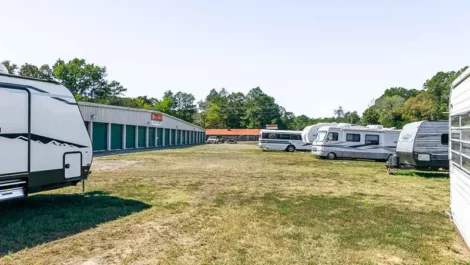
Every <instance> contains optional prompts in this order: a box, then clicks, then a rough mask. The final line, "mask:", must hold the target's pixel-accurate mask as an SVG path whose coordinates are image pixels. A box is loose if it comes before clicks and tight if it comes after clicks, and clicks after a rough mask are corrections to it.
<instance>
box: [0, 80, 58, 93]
mask: <svg viewBox="0 0 470 265" xmlns="http://www.w3.org/2000/svg"><path fill="white" fill-rule="evenodd" d="M0 86H1V87H6V88H12V89H23V90H24V89H25V88H27V89H31V90H34V91H37V92H40V93H44V94H49V92H47V91H44V90H42V89H39V88H37V87H33V86H27V85H18V84H11V83H3V82H0Z"/></svg>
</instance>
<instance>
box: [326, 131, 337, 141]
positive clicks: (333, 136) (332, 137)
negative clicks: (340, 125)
mask: <svg viewBox="0 0 470 265" xmlns="http://www.w3.org/2000/svg"><path fill="white" fill-rule="evenodd" d="M326 140H328V141H338V133H337V132H330V133H329V134H328V137H327V138H326Z"/></svg>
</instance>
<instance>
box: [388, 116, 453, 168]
mask: <svg viewBox="0 0 470 265" xmlns="http://www.w3.org/2000/svg"><path fill="white" fill-rule="evenodd" d="M448 148H449V122H448V121H418V122H413V123H408V124H406V125H405V126H404V127H403V130H402V131H401V133H400V136H399V137H398V144H397V157H398V160H396V162H395V163H396V164H397V165H392V164H391V163H390V162H389V164H390V166H395V167H400V165H402V166H405V167H406V166H410V167H414V168H416V169H420V170H427V169H430V170H437V169H439V168H449V151H448Z"/></svg>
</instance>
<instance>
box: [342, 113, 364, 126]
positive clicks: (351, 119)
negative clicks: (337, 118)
mask: <svg viewBox="0 0 470 265" xmlns="http://www.w3.org/2000/svg"><path fill="white" fill-rule="evenodd" d="M342 120H343V122H345V123H352V124H357V123H359V121H360V120H361V117H359V114H357V111H353V112H350V111H348V112H346V113H344V117H343V119H342Z"/></svg>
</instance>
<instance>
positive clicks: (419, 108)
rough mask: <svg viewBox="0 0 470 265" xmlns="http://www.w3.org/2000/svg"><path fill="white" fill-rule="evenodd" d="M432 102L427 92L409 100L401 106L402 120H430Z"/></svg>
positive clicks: (431, 117)
mask: <svg viewBox="0 0 470 265" xmlns="http://www.w3.org/2000/svg"><path fill="white" fill-rule="evenodd" d="M432 111H433V100H432V95H431V94H430V93H429V92H427V91H426V92H422V93H420V94H418V95H417V96H416V97H411V98H409V99H408V100H407V101H406V102H405V104H404V106H403V118H404V119H405V120H406V121H407V122H408V121H420V120H432V119H433V116H432V113H433V112H432Z"/></svg>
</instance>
